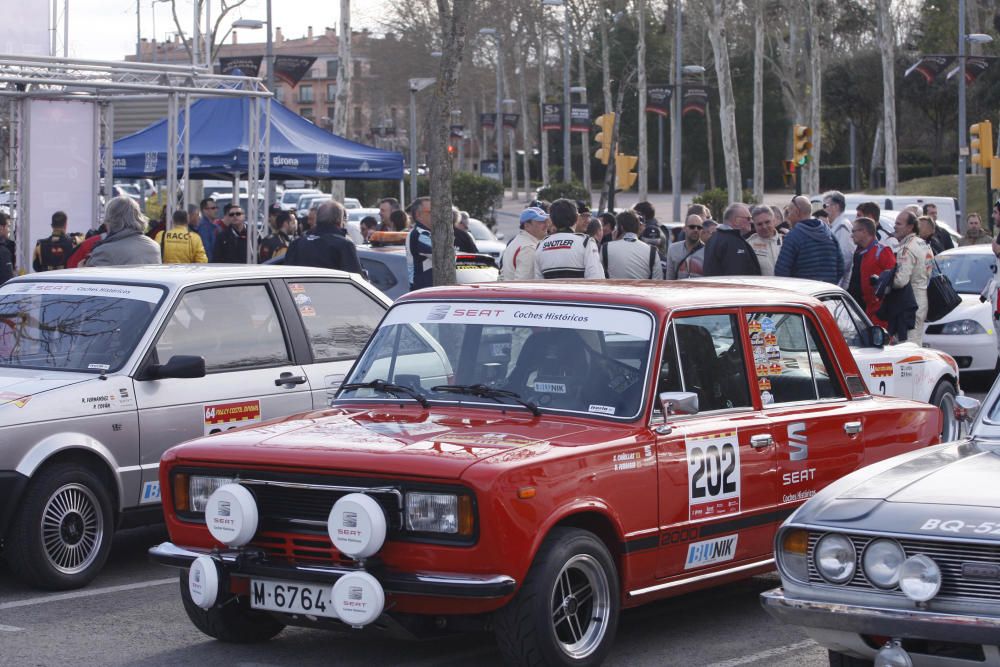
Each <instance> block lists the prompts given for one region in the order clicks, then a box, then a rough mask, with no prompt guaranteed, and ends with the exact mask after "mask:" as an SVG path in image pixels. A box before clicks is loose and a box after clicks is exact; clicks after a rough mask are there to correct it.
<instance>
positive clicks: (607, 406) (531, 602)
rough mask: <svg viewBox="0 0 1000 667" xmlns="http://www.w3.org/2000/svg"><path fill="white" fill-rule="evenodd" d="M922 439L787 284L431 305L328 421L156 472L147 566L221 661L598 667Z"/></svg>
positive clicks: (165, 464) (422, 304)
mask: <svg viewBox="0 0 1000 667" xmlns="http://www.w3.org/2000/svg"><path fill="white" fill-rule="evenodd" d="M747 304H756V305H747ZM758 350H760V351H761V352H763V355H764V360H762V361H761V362H760V363H755V362H754V360H755V358H757V357H758V355H757V351H758ZM939 430H940V413H939V412H938V410H936V409H935V408H932V407H930V406H927V405H924V404H920V403H916V402H913V401H906V400H902V399H895V398H886V397H880V396H872V395H871V394H870V393H869V392H868V390H867V388H866V386H865V383H864V381H863V379H862V376H861V372H860V371H859V370H858V368H857V365H856V363H855V361H854V359H853V357H852V355H851V353H850V350H849V349H848V348H847V345H846V344H845V342H844V340H843V338H842V337H841V336H840V334H839V329H838V327H837V324H836V322H835V321H834V319H833V317H832V315H831V314H830V313H829V311H828V310H827V309H826V308H825V307H824V306H823V305H822V304H821V303H820V302H818V301H816V300H815V299H813V298H811V297H808V296H802V295H799V294H795V293H793V292H790V291H787V290H769V289H766V288H761V287H753V288H746V287H741V286H731V285H725V286H720V285H708V284H706V285H703V286H700V285H694V284H691V283H685V284H678V283H666V282H663V281H648V282H634V281H615V282H608V283H603V284H602V287H601V289H595V283H594V282H592V281H575V282H574V281H556V282H552V281H549V282H538V283H516V284H512V283H498V284H493V285H476V286H464V287H462V286H459V287H441V288H431V289H426V290H420V291H418V292H414V293H411V294H408V295H406V296H403V297H401V298H400V299H399V300H398V301H397V302H396V304H395V305H394V306H393V307H392V309H391V310H390V311H389V312H388V313H387V314H386V317H385V318H384V319H383V320H382V323H381V324H380V325H379V328H378V329H377V330H376V331H375V333H374V335H373V336H372V338H371V340H370V342H369V343H368V345H367V347H366V348H365V350H364V352H363V353H362V355H361V356H360V357H359V359H358V361H357V362H356V364H355V365H354V367H353V369H352V370H351V372H350V374H349V377H348V379H347V381H346V382H345V384H343V385H342V386H341V388H340V391H339V392H338V394H337V397H336V400H335V401H334V402H333V404H332V406H331V408H330V409H329V410H326V411H322V412H303V413H301V414H298V415H295V416H291V417H288V418H286V419H283V420H275V421H270V422H267V423H263V424H258V425H251V426H250V427H248V428H244V429H239V430H236V431H233V432H230V433H225V434H221V435H219V436H216V437H214V438H200V439H196V440H193V441H190V442H188V443H185V444H183V445H180V446H178V447H175V448H173V449H171V450H169V451H168V452H166V453H165V454H164V456H163V459H162V462H161V467H160V488H161V489H163V497H164V500H163V502H164V507H165V511H166V519H167V529H168V531H169V533H170V540H171V541H170V542H167V543H164V544H161V545H158V546H156V547H154V548H153V549H151V551H150V554H151V556H152V558H153V560H154V561H156V562H159V563H162V564H166V565H171V566H174V567H178V568H180V569H181V574H180V576H181V597H182V600H183V606H184V609H185V611H186V612H187V614H188V616H189V618H190V619H191V621H192V622H193V624H194V625H195V626H196V627H197V628H198V629H200V630H201V631H202V632H204V633H205V634H207V635H209V636H212V637H216V638H218V639H222V640H225V641H235V642H244V641H259V640H262V639H266V638H269V637H272V636H274V635H276V634H278V633H279V632H280V631H281V630H282V628H283V627H285V626H286V625H308V626H310V627H321V628H322V627H325V628H331V629H345V630H346V629H349V628H350V627H355V628H358V627H366V626H373V627H374V628H376V629H384V630H391V629H396V630H399V631H404V632H408V633H411V634H415V635H418V636H419V635H423V634H440V633H443V632H448V631H462V630H468V629H473V628H479V629H483V628H487V627H489V628H492V629H493V630H494V632H495V635H496V638H497V640H498V642H499V644H500V648H501V650H502V652H503V654H504V655H505V657H506V658H507V660H508V661H510V662H512V663H516V664H539V665H543V664H544V665H596V664H599V663H600V662H601V660H602V659H603V658H604V656H606V655H607V652H608V651H609V650H610V648H611V644H612V642H613V638H614V635H615V630H616V627H617V622H618V614H619V611H620V610H621V609H622V608H623V607H633V606H637V605H640V604H643V603H646V602H650V601H652V600H656V599H659V598H663V597H667V596H672V595H678V594H683V593H687V592H691V591H694V590H698V589H701V588H705V587H706V586H711V585H714V584H717V583H723V582H729V581H733V580H734V579H738V578H741V577H748V576H752V575H754V574H758V573H761V572H766V571H768V570H770V569H771V568H773V552H772V542H773V538H774V534H775V531H776V529H777V527H778V524H779V522H780V521H781V519H782V518H783V517H785V516H787V515H788V514H790V513H791V512H792V511H793V510H794V509H795V508H796V507H798V506H799V504H800V503H801V502H802V501H803V500H804V499H806V498H808V497H810V496H812V495H813V494H815V493H816V492H817V491H818V490H819V489H821V488H823V487H824V486H826V485H827V484H830V483H831V482H833V481H834V480H836V479H838V478H840V477H842V476H843V475H845V474H848V473H850V472H852V471H853V470H855V469H856V468H858V467H859V466H862V465H865V464H867V463H871V462H875V461H878V460H881V459H884V458H887V457H889V456H892V455H894V454H897V453H902V452H908V451H911V450H914V449H920V448H923V447H926V446H927V445H930V444H933V443H936V442H937V439H938V435H937V434H938V432H939Z"/></svg>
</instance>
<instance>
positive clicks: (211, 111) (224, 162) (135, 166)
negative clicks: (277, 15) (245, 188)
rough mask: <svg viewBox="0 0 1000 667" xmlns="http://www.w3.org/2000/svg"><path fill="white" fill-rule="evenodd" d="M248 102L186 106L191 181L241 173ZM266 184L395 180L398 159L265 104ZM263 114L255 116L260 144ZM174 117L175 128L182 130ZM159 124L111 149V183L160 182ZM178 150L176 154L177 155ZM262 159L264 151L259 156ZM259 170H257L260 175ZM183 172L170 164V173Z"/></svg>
mask: <svg viewBox="0 0 1000 667" xmlns="http://www.w3.org/2000/svg"><path fill="white" fill-rule="evenodd" d="M250 104H251V102H250V100H248V99H245V98H221V99H212V98H206V99H200V100H198V101H197V102H194V103H192V104H191V139H190V154H191V159H190V164H189V169H190V176H191V178H232V177H233V176H234V175H237V174H239V175H244V174H246V173H247V172H248V157H249V154H250V138H249V136H248V135H249V128H250V127H251V125H250V121H249V119H250V113H251V110H250ZM270 121H271V128H270V130H271V136H270V152H271V164H270V172H271V178H276V177H277V178H311V179H319V178H331V179H335V180H349V179H386V180H401V179H402V178H403V155H402V153H394V152H392V151H385V150H381V149H379V148H374V147H372V146H366V145H364V144H359V143H355V142H353V141H348V140H347V139H344V138H343V137H338V136H337V135H335V134H333V133H331V132H327V131H326V130H324V129H322V128H320V127H317V126H315V125H313V124H312V123H311V122H309V121H308V120H306V119H305V118H302V117H301V116H299V115H298V114H296V113H295V112H293V111H291V110H289V109H288V108H286V107H284V106H282V105H281V104H279V103H277V102H272V103H271V113H270ZM265 122H266V120H265V115H264V114H261V127H260V135H259V136H260V137H264V123H265ZM184 123H185V121H184V112H183V111H181V112H180V117H179V119H178V127H181V128H183V127H184ZM167 134H168V127H167V119H164V120H160V121H158V122H156V123H154V124H152V125H150V126H149V127H147V128H146V129H144V130H140V131H139V132H136V133H135V134H130V135H128V136H127V137H122V138H121V139H119V140H118V141H116V142H115V143H114V149H113V150H114V153H113V167H112V169H113V170H114V176H115V178H164V177H165V176H166V171H167ZM183 152H184V148H183V143H181V144H179V145H178V147H177V153H178V156H181V155H182V154H183ZM260 155H261V156H262V157H261V160H263V155H264V151H261V152H260ZM263 168H264V165H263V164H262V165H260V168H259V171H260V172H261V173H263ZM182 170H183V167H182V165H181V164H178V174H180V173H181V172H182Z"/></svg>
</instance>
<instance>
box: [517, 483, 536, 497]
mask: <svg viewBox="0 0 1000 667" xmlns="http://www.w3.org/2000/svg"><path fill="white" fill-rule="evenodd" d="M517 497H518V498H520V499H521V500H530V499H531V498H534V497H535V487H533V486H522V487H521V488H520V489H518V490H517Z"/></svg>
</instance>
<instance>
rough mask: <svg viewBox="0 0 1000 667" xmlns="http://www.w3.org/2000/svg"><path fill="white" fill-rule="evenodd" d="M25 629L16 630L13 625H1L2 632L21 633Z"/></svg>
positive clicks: (0, 630)
mask: <svg viewBox="0 0 1000 667" xmlns="http://www.w3.org/2000/svg"><path fill="white" fill-rule="evenodd" d="M23 629H24V628H15V627H14V626H13V625H0V632H20V631H21V630H23Z"/></svg>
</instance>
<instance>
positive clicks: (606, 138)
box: [594, 112, 615, 164]
mask: <svg viewBox="0 0 1000 667" xmlns="http://www.w3.org/2000/svg"><path fill="white" fill-rule="evenodd" d="M594 125H596V126H597V127H599V128H601V131H600V132H598V133H597V137H595V139H596V140H597V143H599V144H600V145H601V147H600V148H598V149H597V150H596V151H594V157H596V158H597V159H598V160H600V161H601V164H607V163H608V160H610V159H611V136H612V134H613V133H614V131H615V114H614V113H613V112H610V113H606V114H604V115H603V116H598V117H597V118H596V119H595V120H594Z"/></svg>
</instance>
